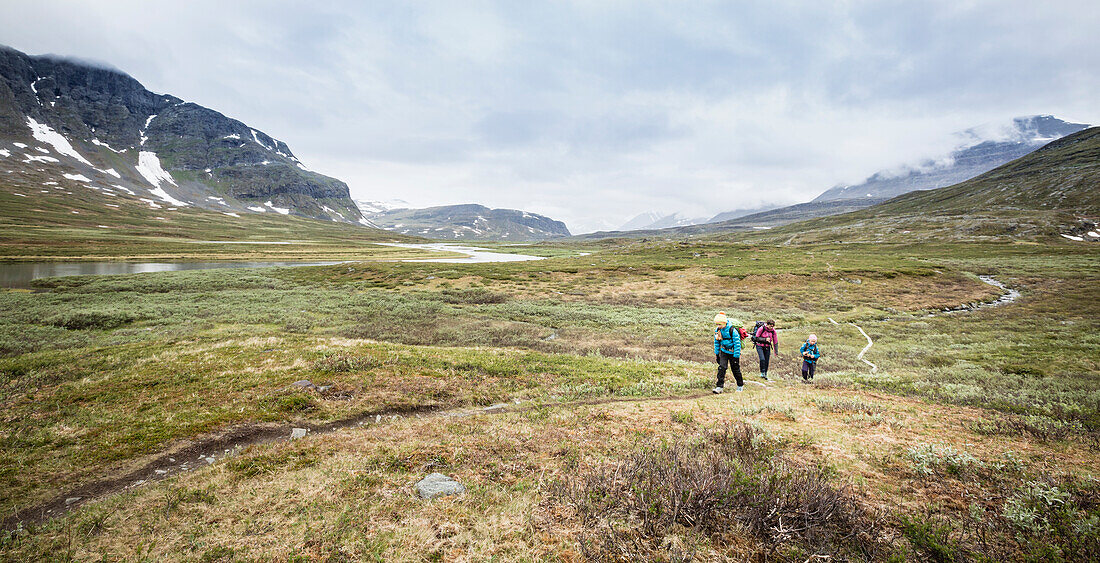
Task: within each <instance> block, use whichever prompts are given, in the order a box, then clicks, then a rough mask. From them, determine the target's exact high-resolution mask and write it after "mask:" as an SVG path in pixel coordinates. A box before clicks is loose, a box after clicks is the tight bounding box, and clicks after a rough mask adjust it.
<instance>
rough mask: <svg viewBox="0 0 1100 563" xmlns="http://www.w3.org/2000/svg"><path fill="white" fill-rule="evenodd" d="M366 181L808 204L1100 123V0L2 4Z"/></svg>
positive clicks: (593, 214) (624, 209)
mask: <svg viewBox="0 0 1100 563" xmlns="http://www.w3.org/2000/svg"><path fill="white" fill-rule="evenodd" d="M0 6H2V13H3V18H2V19H0V43H4V44H7V45H9V46H11V47H14V48H16V49H19V50H22V51H25V52H27V53H30V54H45V53H54V54H59V55H69V56H78V57H83V58H88V59H94V60H98V61H103V62H106V63H109V64H111V65H113V66H115V67H117V68H119V69H121V70H123V71H125V72H127V73H129V74H131V75H132V76H134V77H135V78H137V79H138V80H139V81H141V82H142V83H143V84H144V85H145V86H146V87H147V88H149V89H151V90H153V91H156V92H163V93H169V94H172V95H175V96H178V97H180V98H183V99H185V100H188V101H193V102H196V103H199V104H202V105H204V106H207V107H210V108H213V109H215V110H218V111H220V112H222V113H224V114H226V115H228V116H230V117H234V118H237V119H240V120H241V121H244V122H245V123H247V124H249V125H251V126H253V127H256V128H257V129H261V130H263V131H264V132H266V133H268V134H270V135H272V136H273V137H276V138H278V139H280V140H284V141H286V142H287V143H288V144H289V145H290V148H291V149H292V150H293V151H294V152H295V153H296V154H297V155H298V156H299V158H301V160H302V161H303V162H305V163H306V164H307V165H308V166H310V167H311V168H312V169H314V170H316V171H318V172H322V173H325V174H328V175H331V176H334V177H337V178H340V179H342V180H344V181H345V182H347V183H348V185H349V186H350V187H351V191H352V195H353V196H354V197H356V198H363V199H379V200H388V199H393V198H400V199H403V200H406V201H408V202H410V203H412V204H413V205H416V206H429V205H440V204H451V203H466V202H477V203H482V204H485V205H489V206H492V207H510V208H520V209H525V210H529V211H534V212H537V213H542V214H544V215H548V216H550V217H553V218H556V219H560V220H563V221H565V222H566V223H567V225H568V226H569V227H570V229H571V230H572V231H573V232H584V231H588V230H593V229H598V228H607V227H616V226H618V225H620V224H622V223H623V222H625V221H626V220H627V219H629V218H631V217H632V216H634V215H636V214H638V213H640V212H643V211H648V210H657V211H662V212H672V211H681V212H683V213H685V214H686V215H689V216H710V215H714V214H716V213H718V212H721V211H727V210H731V209H737V208H747V207H754V206H758V205H763V204H766V203H776V204H788V203H797V202H801V201H806V200H809V199H811V198H813V197H814V196H816V195H817V194H819V193H820V192H822V191H824V190H825V189H827V188H829V187H831V186H833V185H835V184H838V183H854V182H858V181H860V180H862V179H863V178H865V177H866V176H868V175H870V174H871V173H873V172H875V171H877V170H879V169H882V168H886V167H891V166H895V165H897V164H900V163H904V162H913V161H916V160H919V159H920V158H922V157H927V156H935V155H937V154H939V153H943V152H945V151H947V150H949V149H950V148H951V147H952V146H953V144H955V143H956V142H958V138H956V137H953V136H952V133H953V132H956V131H960V130H962V129H966V128H968V127H971V126H975V125H980V124H996V123H999V122H1004V121H1007V120H1009V119H1011V118H1012V117H1014V116H1019V115H1030V114H1053V115H1056V116H1058V117H1062V118H1064V119H1067V120H1071V121H1078V122H1086V123H1100V103H1098V102H1100V94H1098V92H1100V39H1098V38H1100V33H1097V30H1100V2H1097V1H1096V0H1085V1H1081V2H1058V1H1052V2H1047V1H1035V0H1027V1H1011V0H1000V1H990V2H980V1H967V0H950V1H945V2H927V3H921V2H913V1H903V2H859V1H848V2H836V3H829V2H823V1H822V2H818V1H809V0H807V1H805V2H792V3H784V2H759V3H740V2H681V1H673V2H610V1H609V2H580V1H578V2H554V3H541V2H534V1H528V0H521V1H507V2H499V3H497V2H477V1H473V0H466V1H463V2H438V3H436V2H352V1H349V2H324V1H317V2H289V1H288V2H278V1H270V0H266V1H255V2H251V1H237V0H219V1H206V0H187V1H183V2H180V1H175V2H167V1H164V2H161V1H154V0H140V1H138V0H134V1H129V0H97V1H88V0H82V1H68V2H61V1H52V0H34V1H29V0H0Z"/></svg>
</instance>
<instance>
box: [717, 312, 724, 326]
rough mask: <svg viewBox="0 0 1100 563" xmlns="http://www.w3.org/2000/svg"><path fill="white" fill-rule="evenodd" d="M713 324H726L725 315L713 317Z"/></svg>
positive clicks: (720, 313)
mask: <svg viewBox="0 0 1100 563" xmlns="http://www.w3.org/2000/svg"><path fill="white" fill-rule="evenodd" d="M714 324H723V325H724V324H726V313H725V312H719V313H718V314H717V315H714Z"/></svg>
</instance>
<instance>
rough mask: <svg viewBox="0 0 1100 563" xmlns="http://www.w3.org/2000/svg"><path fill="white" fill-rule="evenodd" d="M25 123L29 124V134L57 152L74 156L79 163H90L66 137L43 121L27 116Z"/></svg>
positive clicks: (89, 164)
mask: <svg viewBox="0 0 1100 563" xmlns="http://www.w3.org/2000/svg"><path fill="white" fill-rule="evenodd" d="M27 125H29V126H30V128H31V135H33V136H34V138H35V139H36V140H38V141H41V142H43V143H46V144H47V145H50V146H52V147H53V149H54V151H55V152H57V154H61V155H65V156H68V157H71V158H75V159H77V160H79V161H80V162H81V163H83V164H87V165H88V166H91V165H92V163H91V162H88V159H86V158H84V157H83V156H81V155H80V153H78V152H76V149H74V148H73V146H72V145H71V144H69V140H68V139H66V138H65V137H63V136H62V135H61V133H58V132H57V131H54V130H53V129H51V128H50V126H49V125H46V124H45V123H39V122H37V121H35V120H34V118H33V117H28V118H27Z"/></svg>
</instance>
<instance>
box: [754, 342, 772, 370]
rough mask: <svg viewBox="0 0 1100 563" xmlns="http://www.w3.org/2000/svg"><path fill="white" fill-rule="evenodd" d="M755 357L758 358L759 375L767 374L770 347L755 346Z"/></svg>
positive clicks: (770, 357)
mask: <svg viewBox="0 0 1100 563" xmlns="http://www.w3.org/2000/svg"><path fill="white" fill-rule="evenodd" d="M756 355H757V356H759V357H760V373H765V374H766V373H768V363H770V362H771V359H772V347H771V346H757V347H756Z"/></svg>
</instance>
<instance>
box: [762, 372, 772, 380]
mask: <svg viewBox="0 0 1100 563" xmlns="http://www.w3.org/2000/svg"><path fill="white" fill-rule="evenodd" d="M760 378H761V379H763V380H764V381H771V380H770V379H768V374H766V373H762V374H760Z"/></svg>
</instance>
